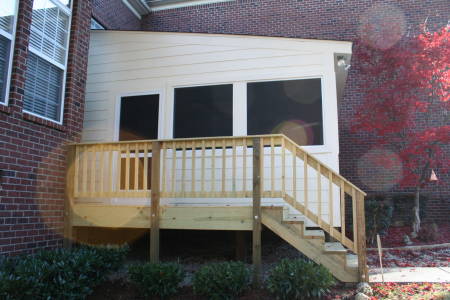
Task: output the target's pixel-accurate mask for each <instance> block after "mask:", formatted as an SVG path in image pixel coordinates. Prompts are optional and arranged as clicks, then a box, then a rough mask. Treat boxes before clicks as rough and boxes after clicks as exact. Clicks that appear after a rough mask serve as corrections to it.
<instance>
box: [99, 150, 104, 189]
mask: <svg viewBox="0 0 450 300" xmlns="http://www.w3.org/2000/svg"><path fill="white" fill-rule="evenodd" d="M99 148H100V187H99V194H100V195H102V194H103V191H104V180H105V149H104V146H103V145H100V147H99Z"/></svg>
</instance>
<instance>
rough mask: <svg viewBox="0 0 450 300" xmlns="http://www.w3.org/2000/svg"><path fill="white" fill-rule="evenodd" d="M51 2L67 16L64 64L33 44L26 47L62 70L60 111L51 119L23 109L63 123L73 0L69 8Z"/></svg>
mask: <svg viewBox="0 0 450 300" xmlns="http://www.w3.org/2000/svg"><path fill="white" fill-rule="evenodd" d="M50 1H51V2H52V3H54V4H55V5H56V6H57V7H58V8H60V9H61V10H62V11H63V12H64V13H67V15H68V17H69V24H68V25H69V26H68V30H67V39H66V54H65V58H64V65H62V64H60V63H58V62H56V61H55V60H53V59H52V58H50V57H48V56H47V55H45V54H43V53H41V52H40V51H38V50H36V49H34V48H33V46H31V45H29V46H28V49H29V50H30V51H31V52H32V53H33V54H35V55H37V56H39V57H40V58H42V59H44V60H46V61H48V62H49V63H51V64H52V65H55V66H56V67H58V68H59V69H61V70H62V71H63V78H62V87H61V104H60V111H59V120H52V119H50V118H47V117H44V116H41V115H38V114H36V113H32V112H30V111H27V110H26V109H23V111H24V112H26V113H27V114H30V115H33V116H36V117H39V118H41V119H44V120H47V121H51V122H53V123H56V124H59V125H63V121H64V104H65V93H66V80H67V62H68V59H69V43H70V32H71V26H72V13H71V11H72V8H73V1H70V8H68V7H66V6H65V5H64V4H62V3H60V2H59V1H58V0H50Z"/></svg>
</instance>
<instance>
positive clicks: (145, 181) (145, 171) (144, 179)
mask: <svg viewBox="0 0 450 300" xmlns="http://www.w3.org/2000/svg"><path fill="white" fill-rule="evenodd" d="M163 170H164V169H163ZM142 172H143V177H142V189H143V190H144V191H147V190H148V143H145V144H144V169H143V170H142ZM163 180H164V176H163ZM163 186H164V183H163Z"/></svg>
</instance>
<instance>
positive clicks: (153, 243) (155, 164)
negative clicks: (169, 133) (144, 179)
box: [150, 142, 161, 263]
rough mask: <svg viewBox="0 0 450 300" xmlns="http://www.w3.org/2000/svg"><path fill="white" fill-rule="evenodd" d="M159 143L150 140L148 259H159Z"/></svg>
mask: <svg viewBox="0 0 450 300" xmlns="http://www.w3.org/2000/svg"><path fill="white" fill-rule="evenodd" d="M160 152H161V143H160V142H152V175H151V176H152V178H151V180H152V182H151V188H152V196H151V201H152V203H151V211H150V212H151V216H150V220H151V224H150V228H151V229H150V261H151V262H153V263H155V262H158V261H159V200H160V191H159V183H160V162H161V153H160Z"/></svg>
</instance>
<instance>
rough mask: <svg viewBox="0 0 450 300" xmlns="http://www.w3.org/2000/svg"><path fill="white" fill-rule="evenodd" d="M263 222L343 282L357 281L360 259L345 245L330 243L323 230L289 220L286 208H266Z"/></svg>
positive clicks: (263, 210) (263, 213)
mask: <svg viewBox="0 0 450 300" xmlns="http://www.w3.org/2000/svg"><path fill="white" fill-rule="evenodd" d="M262 223H263V224H264V225H265V226H266V227H267V228H269V229H270V230H272V231H273V232H274V233H276V234H277V235H278V236H280V237H281V238H282V239H284V240H285V241H286V242H288V243H289V244H291V245H292V246H293V247H295V248H296V249H297V250H299V251H300V252H302V253H303V254H304V255H306V256H307V257H308V258H310V259H311V260H313V261H314V262H316V263H318V264H321V265H323V266H324V267H326V268H327V269H328V270H330V272H331V273H332V274H333V275H334V276H335V277H336V278H337V279H339V280H340V281H343V282H357V281H358V279H359V276H358V258H357V256H356V255H354V254H350V253H348V250H347V249H345V248H344V247H343V246H342V244H341V243H339V242H335V243H326V242H325V234H324V232H323V231H322V230H307V229H306V228H305V225H304V221H292V220H288V221H285V220H284V219H283V207H272V208H263V209H262Z"/></svg>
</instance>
